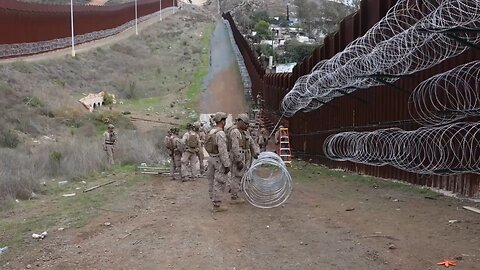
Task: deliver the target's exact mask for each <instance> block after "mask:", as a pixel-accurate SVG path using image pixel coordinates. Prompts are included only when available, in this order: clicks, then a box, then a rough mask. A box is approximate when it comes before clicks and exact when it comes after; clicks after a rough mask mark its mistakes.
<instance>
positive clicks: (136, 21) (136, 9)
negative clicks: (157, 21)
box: [135, 0, 138, 35]
mask: <svg viewBox="0 0 480 270" xmlns="http://www.w3.org/2000/svg"><path fill="white" fill-rule="evenodd" d="M135 34H136V35H138V4H137V0H135Z"/></svg>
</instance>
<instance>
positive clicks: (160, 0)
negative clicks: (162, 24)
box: [159, 0, 162, 21]
mask: <svg viewBox="0 0 480 270" xmlns="http://www.w3.org/2000/svg"><path fill="white" fill-rule="evenodd" d="M159 2H160V11H159V14H160V15H159V17H160V21H162V0H159Z"/></svg>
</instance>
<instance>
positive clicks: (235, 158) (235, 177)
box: [229, 114, 258, 203]
mask: <svg viewBox="0 0 480 270" xmlns="http://www.w3.org/2000/svg"><path fill="white" fill-rule="evenodd" d="M236 120H237V122H236V125H235V126H234V127H233V128H232V130H231V131H230V134H229V136H230V142H231V148H230V157H231V160H232V170H231V173H232V176H231V182H230V188H231V199H232V202H234V203H237V202H238V203H241V202H243V199H241V198H239V196H238V195H239V193H240V190H241V188H240V183H241V180H242V177H243V175H244V174H245V172H246V170H247V169H248V167H249V166H250V163H251V160H252V155H253V156H254V157H255V158H257V157H258V150H257V148H255V145H256V144H255V142H254V141H253V139H252V138H251V136H250V132H249V131H248V123H249V122H250V119H249V118H248V115H246V114H239V115H238V117H237V119H236Z"/></svg>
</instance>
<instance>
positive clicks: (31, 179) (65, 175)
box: [0, 0, 211, 200]
mask: <svg viewBox="0 0 480 270" xmlns="http://www.w3.org/2000/svg"><path fill="white" fill-rule="evenodd" d="M51 2H53V1H51ZM58 2H60V0H58ZM186 25H189V27H187V26H186ZM210 25H211V21H210V19H209V18H208V17H206V16H205V15H195V16H191V15H185V14H183V13H182V12H179V13H177V15H176V16H174V17H173V16H172V17H168V18H166V19H165V20H164V21H162V23H161V25H153V26H152V27H149V28H147V29H145V30H143V31H142V32H141V33H140V35H139V36H132V37H130V38H128V39H126V40H123V41H120V42H118V43H116V44H115V45H107V46H104V47H101V48H97V49H92V50H90V51H88V52H82V53H79V54H78V55H77V57H75V58H74V59H72V58H71V57H62V58H55V59H51V60H44V61H35V62H23V61H19V62H15V63H11V64H0V95H1V96H2V98H1V99H0V129H1V130H12V131H14V132H15V134H17V135H18V137H19V138H20V144H19V145H18V147H17V148H15V149H7V148H1V147H0V200H3V199H5V198H22V199H27V198H29V197H30V195H31V192H32V191H33V192H35V191H38V190H39V189H38V188H39V183H41V182H43V181H46V180H49V179H52V178H55V179H67V180H68V179H75V178H78V177H82V176H86V175H91V174H95V173H96V172H98V171H102V170H105V169H106V165H105V160H106V154H105V152H104V151H103V147H102V138H101V134H102V133H103V131H104V130H105V123H107V122H108V123H114V124H115V126H117V127H119V128H120V129H119V131H118V133H119V141H118V146H117V149H116V160H117V161H118V162H123V163H133V164H139V163H143V162H146V163H150V164H154V163H158V162H162V161H163V160H164V156H163V155H162V153H163V151H162V149H161V140H162V138H163V133H161V132H160V131H152V132H149V133H138V131H134V130H132V129H133V128H134V127H133V126H132V124H131V122H130V121H129V120H128V119H126V118H125V117H123V116H122V115H121V113H120V112H121V110H122V109H124V108H122V107H123V106H122V105H117V106H114V108H113V109H114V110H113V111H108V110H100V111H98V112H95V113H93V114H90V113H88V112H86V111H85V110H84V108H82V106H81V105H80V104H79V102H78V99H80V98H81V97H82V96H83V95H84V94H88V93H92V92H100V91H107V92H108V93H112V94H115V96H116V97H117V100H119V101H125V103H127V102H128V103H132V104H139V105H138V106H133V107H131V108H129V110H130V111H132V112H141V113H145V112H146V111H147V110H146V109H147V108H148V107H150V104H144V102H143V100H147V99H149V98H151V99H153V100H156V101H158V102H157V103H158V104H157V103H156V104H155V105H156V106H158V107H159V108H168V109H169V110H168V112H169V116H170V114H171V115H179V116H182V115H183V114H182V112H184V111H185V107H184V104H186V103H187V101H186V100H185V101H182V102H183V103H181V104H180V103H178V105H176V106H175V107H174V108H170V106H169V105H170V103H171V102H172V100H177V99H178V100H184V99H185V97H186V92H187V89H185V85H189V83H190V82H191V81H193V80H194V77H195V71H196V70H197V68H198V65H199V64H200V63H201V56H202V54H203V51H204V48H203V44H202V43H201V42H200V40H201V39H202V36H203V35H204V34H205V33H206V32H207V29H208V28H209V27H210ZM182 89H183V90H182ZM126 98H131V99H130V100H128V101H126V100H125V99H126ZM147 105H148V106H147ZM116 110H117V111H116ZM115 111H116V112H115ZM158 111H159V112H160V113H163V111H161V110H158ZM44 135H48V136H49V137H51V138H56V139H57V140H58V142H50V141H46V140H44V139H42V138H43V136H44ZM35 141H40V142H41V143H40V145H36V142H35ZM35 145H36V146H35Z"/></svg>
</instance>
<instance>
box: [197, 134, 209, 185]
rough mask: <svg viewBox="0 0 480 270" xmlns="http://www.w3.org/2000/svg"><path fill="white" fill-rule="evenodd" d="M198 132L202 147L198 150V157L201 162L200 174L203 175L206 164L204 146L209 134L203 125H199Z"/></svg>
mask: <svg viewBox="0 0 480 270" xmlns="http://www.w3.org/2000/svg"><path fill="white" fill-rule="evenodd" d="M197 134H198V137H199V139H200V149H199V150H198V152H197V157H198V162H200V176H202V175H203V174H204V173H205V165H204V162H203V161H204V159H205V157H204V153H203V147H204V145H205V140H206V137H207V134H206V132H205V129H204V128H203V127H201V126H199V127H198V129H197Z"/></svg>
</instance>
